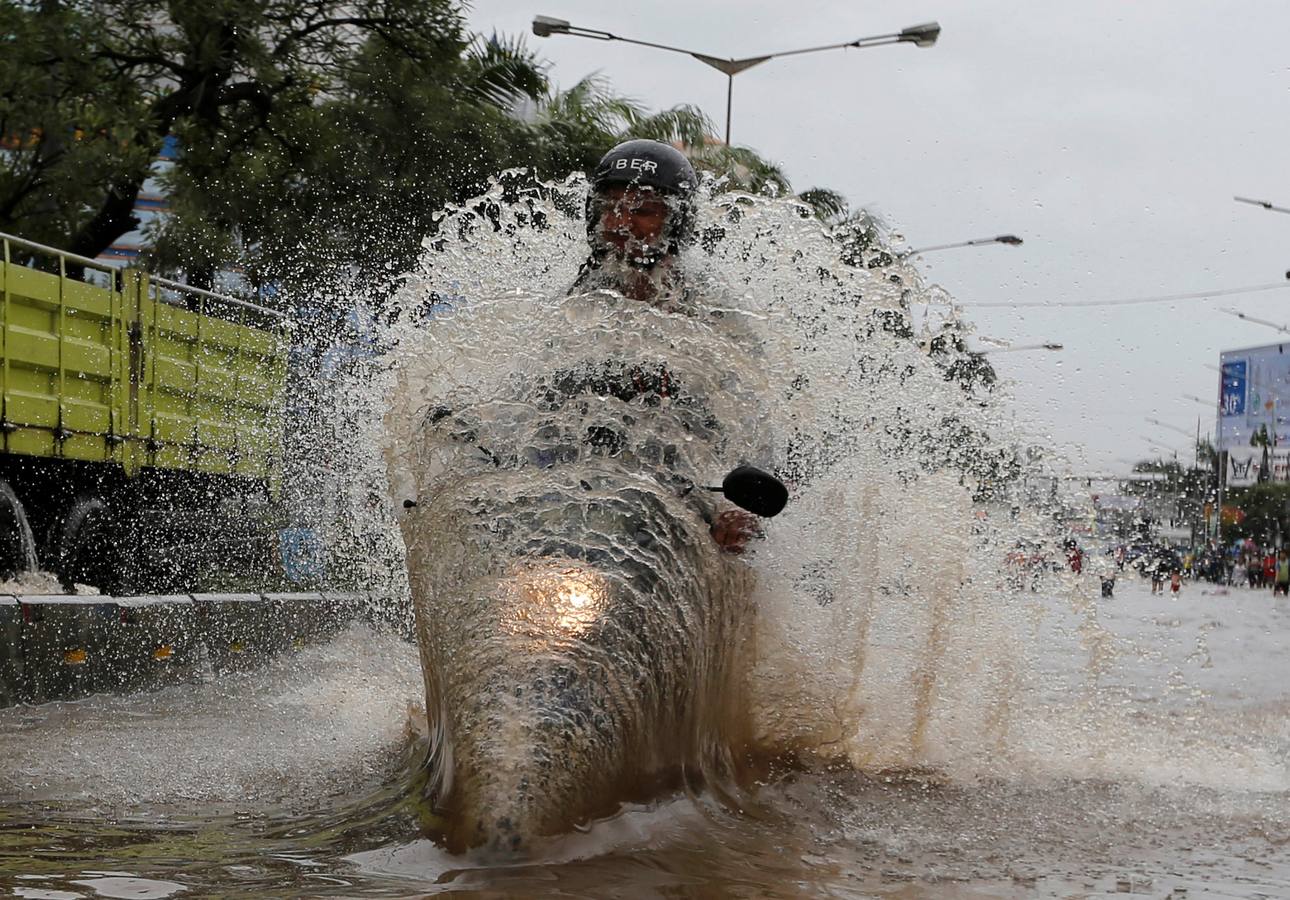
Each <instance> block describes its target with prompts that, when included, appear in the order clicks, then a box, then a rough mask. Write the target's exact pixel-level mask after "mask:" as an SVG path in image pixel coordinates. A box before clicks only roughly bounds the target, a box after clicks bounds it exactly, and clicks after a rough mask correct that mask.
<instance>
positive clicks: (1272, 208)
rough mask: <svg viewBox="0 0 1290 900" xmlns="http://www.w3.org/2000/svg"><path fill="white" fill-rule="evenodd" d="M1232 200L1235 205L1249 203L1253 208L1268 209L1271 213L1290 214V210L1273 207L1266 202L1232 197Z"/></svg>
mask: <svg viewBox="0 0 1290 900" xmlns="http://www.w3.org/2000/svg"><path fill="white" fill-rule="evenodd" d="M1232 199H1233V200H1235V201H1236V202H1237V203H1249V204H1251V205H1253V206H1261V207H1263V208H1264V209H1270V210H1272V211H1273V212H1279V213H1290V209H1286V208H1285V207H1284V206H1273V205H1272V204H1271V203H1269V202H1268V201H1267V200H1251V199H1250V198H1249V197H1233V198H1232Z"/></svg>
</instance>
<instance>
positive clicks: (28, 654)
mask: <svg viewBox="0 0 1290 900" xmlns="http://www.w3.org/2000/svg"><path fill="white" fill-rule="evenodd" d="M370 607H371V603H370V597H369V595H368V594H366V593H362V592H336V591H326V592H307V593H271V594H173V595H161V594H150V595H143V596H136V597H109V596H102V595H92V596H70V595H62V594H25V595H0V706H12V705H15V704H18V703H45V702H48V701H51V700H68V699H73V698H76V697H83V696H86V695H88V694H93V693H122V692H130V691H140V690H150V689H155V688H158V687H163V686H165V685H167V684H176V683H180V682H184V681H191V680H196V679H199V678H205V677H210V676H218V675H219V674H220V673H223V672H228V671H234V670H241V669H246V668H251V667H254V666H255V665H257V664H259V663H262V662H264V661H267V660H268V659H270V658H272V657H273V656H275V655H277V654H279V653H282V652H291V651H293V650H296V649H299V648H301V647H303V646H305V645H307V644H310V643H318V642H322V641H325V640H327V639H329V638H330V637H331V636H333V635H334V634H336V633H337V632H338V631H339V630H341V629H342V628H343V627H344V626H345V625H346V624H348V623H350V622H353V621H355V620H356V619H358V618H359V617H360V616H361V615H362V614H363V613H364V611H365V610H367V609H369V608H370Z"/></svg>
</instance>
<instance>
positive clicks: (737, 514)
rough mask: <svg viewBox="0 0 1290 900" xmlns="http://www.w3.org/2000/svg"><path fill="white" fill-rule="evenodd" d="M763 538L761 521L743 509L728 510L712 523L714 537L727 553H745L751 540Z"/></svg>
mask: <svg viewBox="0 0 1290 900" xmlns="http://www.w3.org/2000/svg"><path fill="white" fill-rule="evenodd" d="M761 536H762V530H761V520H760V519H758V518H757V517H756V516H754V515H753V514H752V513H750V512H746V511H745V510H742V509H727V510H725V511H724V512H722V513H719V514H718V515H717V518H716V520H715V521H714V522H713V523H712V537H713V539H714V540H715V541H716V542H717V543H718V544H720V545H721V549H722V550H725V551H726V552H727V553H743V552H744V549H745V548H746V547H747V545H748V541H749V539H751V538H755V537H761Z"/></svg>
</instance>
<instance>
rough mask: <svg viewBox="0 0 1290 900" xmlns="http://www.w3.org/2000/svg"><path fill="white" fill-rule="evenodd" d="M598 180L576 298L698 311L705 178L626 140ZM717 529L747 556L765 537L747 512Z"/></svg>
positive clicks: (723, 515) (667, 154) (672, 156)
mask: <svg viewBox="0 0 1290 900" xmlns="http://www.w3.org/2000/svg"><path fill="white" fill-rule="evenodd" d="M590 182H591V185H590V191H589V192H588V194H587V208H586V211H587V217H586V219H587V241H588V243H589V244H590V246H591V254H590V256H588V258H587V260H586V262H584V263H583V265H582V268H581V270H580V271H579V272H578V277H577V279H576V280H575V281H574V283H573V285H572V286H571V287H570V289H569V293H586V292H589V291H595V290H612V291H616V292H618V293H620V294H622V295H623V296H624V297H627V298H628V299H631V300H638V301H641V302H644V303H649V304H651V305H653V306H657V307H659V308H661V309H665V310H667V311H670V312H684V313H687V314H690V315H696V314H698V313H699V311H700V308H701V302H702V300H703V299H704V298H703V297H702V296H701V294H702V291H701V289H700V286H699V285H696V284H694V283H693V281H694V280H693V279H692V278H689V277H687V275H686V272H685V269H684V265H683V260H682V257H681V252H682V251H683V250H684V249H686V248H687V247H688V246H690V245H691V244H692V243H693V242H694V236H695V222H694V199H695V195H696V193H697V191H698V184H699V180H698V176H697V175H696V174H695V171H694V167H693V166H692V165H691V164H690V161H689V160H688V159H686V158H685V156H684V155H683V154H682V153H681V152H680V151H678V150H677V149H676V148H674V147H672V146H670V145H668V144H664V143H661V142H659V141H651V140H631V141H625V142H624V143H621V144H619V145H618V146H616V147H614V148H613V149H612V150H610V151H609V152H608V153H606V154H605V155H604V156H603V157H602V158H601V160H600V162H599V163H597V165H596V167H595V169H594V170H593V172H592V174H591V179H590ZM627 374H628V376H629V377H628V378H627V379H626V380H625V383H626V384H628V385H630V386H631V389H632V390H636V389H638V388H639V389H640V390H641V392H645V391H650V390H652V391H654V392H656V393H659V394H661V395H662V396H667V395H668V392H669V391H670V390H673V387H672V386H671V385H670V384H669V383H668V376H667V373H666V371H660V372H650V373H639V372H631V373H627ZM642 375H644V377H643V378H642ZM710 526H711V533H712V536H713V538H714V539H715V540H716V542H717V543H718V544H719V545H720V546H721V547H722V549H724V550H726V551H728V552H730V553H742V552H743V551H744V549H745V548H746V546H747V543H748V540H749V539H750V538H752V537H756V536H759V535H760V534H761V528H760V525H759V524H758V521H757V517H756V516H754V515H752V514H750V513H748V512H746V511H744V510H741V509H726V510H722V511H720V512H717V513H716V514H715V515H714V516H713V517H712V518H711V521H710Z"/></svg>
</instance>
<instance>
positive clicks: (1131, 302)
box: [959, 281, 1290, 309]
mask: <svg viewBox="0 0 1290 900" xmlns="http://www.w3.org/2000/svg"><path fill="white" fill-rule="evenodd" d="M1287 288H1290V281H1274V282H1272V283H1271V284H1254V285H1250V286H1249V287H1239V288H1223V289H1221V290H1217V291H1197V292H1196V293H1194V294H1165V295H1163V296H1159V297H1129V298H1127V299H1124V300H1052V301H1048V302H1041V303H1014V302H1011V301H1001V302H986V303H977V302H976V301H973V300H966V301H959V305H960V306H971V307H974V308H976V309H982V308H986V307H997V308H1006V309H1056V308H1058V307H1075V308H1083V307H1092V306H1138V305H1141V304H1145V303H1177V302H1179V301H1181V300H1212V299H1214V298H1216V297H1231V296H1233V295H1234V294H1257V293H1261V292H1262V291H1277V290H1282V291H1283V290H1286V289H1287Z"/></svg>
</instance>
